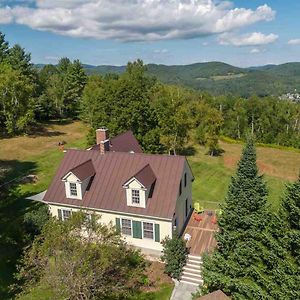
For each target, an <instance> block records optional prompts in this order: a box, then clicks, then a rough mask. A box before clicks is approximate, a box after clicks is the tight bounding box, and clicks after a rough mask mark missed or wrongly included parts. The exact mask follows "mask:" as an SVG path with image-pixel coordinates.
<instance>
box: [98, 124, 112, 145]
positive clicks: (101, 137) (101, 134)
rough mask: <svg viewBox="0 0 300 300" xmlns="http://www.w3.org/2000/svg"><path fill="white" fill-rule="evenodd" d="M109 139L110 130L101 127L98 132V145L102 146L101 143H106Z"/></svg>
mask: <svg viewBox="0 0 300 300" xmlns="http://www.w3.org/2000/svg"><path fill="white" fill-rule="evenodd" d="M108 139H109V135H108V129H107V128H105V127H101V128H99V129H97V130H96V141H97V145H99V144H100V142H101V141H106V140H108Z"/></svg>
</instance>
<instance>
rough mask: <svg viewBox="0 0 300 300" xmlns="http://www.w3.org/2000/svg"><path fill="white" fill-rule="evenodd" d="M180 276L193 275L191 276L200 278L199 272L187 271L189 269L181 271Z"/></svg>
mask: <svg viewBox="0 0 300 300" xmlns="http://www.w3.org/2000/svg"><path fill="white" fill-rule="evenodd" d="M182 276H193V277H199V278H201V279H202V276H201V274H199V273H195V272H193V271H189V270H184V271H183V273H182Z"/></svg>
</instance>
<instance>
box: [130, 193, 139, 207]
mask: <svg viewBox="0 0 300 300" xmlns="http://www.w3.org/2000/svg"><path fill="white" fill-rule="evenodd" d="M131 201H132V204H140V191H139V190H131Z"/></svg>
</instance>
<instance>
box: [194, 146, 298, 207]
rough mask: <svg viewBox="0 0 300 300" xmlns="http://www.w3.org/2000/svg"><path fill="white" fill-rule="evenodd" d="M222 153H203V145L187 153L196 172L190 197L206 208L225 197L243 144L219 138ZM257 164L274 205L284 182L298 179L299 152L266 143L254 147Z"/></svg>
mask: <svg viewBox="0 0 300 300" xmlns="http://www.w3.org/2000/svg"><path fill="white" fill-rule="evenodd" d="M220 146H221V148H222V149H223V150H224V151H225V152H224V154H223V155H222V156H219V157H211V156H208V155H206V150H205V149H204V148H203V147H198V146H196V148H195V150H196V153H195V155H193V156H189V157H188V161H189V163H190V165H191V168H192V171H193V173H194V176H195V181H194V183H193V200H194V201H195V202H200V203H201V205H202V206H204V207H205V208H210V209H216V208H218V203H219V202H222V201H224V199H225V196H226V192H227V188H228V185H229V183H230V178H231V176H232V175H233V174H234V172H235V169H236V165H237V162H238V160H239V159H240V155H241V152H242V148H243V145H242V144H233V143H226V142H222V141H221V142H220ZM257 164H258V167H259V170H260V174H264V178H265V181H266V183H267V185H268V189H269V197H268V199H269V202H270V203H271V205H272V206H273V207H274V208H277V207H278V205H279V203H280V198H281V197H282V195H283V192H284V188H285V184H286V183H287V182H289V181H293V180H296V179H297V176H298V174H299V170H300V152H299V151H297V150H295V151H293V150H282V149H275V148H268V147H257Z"/></svg>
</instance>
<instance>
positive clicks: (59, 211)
mask: <svg viewBox="0 0 300 300" xmlns="http://www.w3.org/2000/svg"><path fill="white" fill-rule="evenodd" d="M57 215H58V220H60V221H62V212H61V209H58V210H57Z"/></svg>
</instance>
